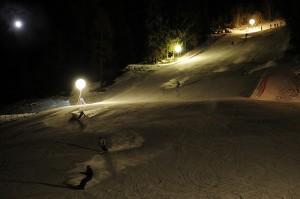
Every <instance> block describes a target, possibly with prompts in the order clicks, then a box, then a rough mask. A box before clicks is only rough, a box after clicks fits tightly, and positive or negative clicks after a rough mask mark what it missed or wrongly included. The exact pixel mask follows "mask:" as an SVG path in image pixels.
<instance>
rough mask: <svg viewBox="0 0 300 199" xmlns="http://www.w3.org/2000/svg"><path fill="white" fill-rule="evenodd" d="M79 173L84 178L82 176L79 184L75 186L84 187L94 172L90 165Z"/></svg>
mask: <svg viewBox="0 0 300 199" xmlns="http://www.w3.org/2000/svg"><path fill="white" fill-rule="evenodd" d="M80 173H81V174H84V175H85V178H83V179H82V180H81V182H80V184H79V185H78V186H77V188H78V189H82V190H83V189H84V188H85V186H86V184H87V183H88V182H89V181H90V180H91V179H92V178H93V175H94V172H93V170H92V168H91V166H90V165H88V166H86V171H85V172H80Z"/></svg>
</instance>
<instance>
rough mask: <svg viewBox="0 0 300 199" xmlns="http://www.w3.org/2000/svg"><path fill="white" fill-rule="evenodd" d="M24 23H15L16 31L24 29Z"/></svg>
mask: <svg viewBox="0 0 300 199" xmlns="http://www.w3.org/2000/svg"><path fill="white" fill-rule="evenodd" d="M23 25H24V24H23V22H22V21H21V20H16V21H15V22H14V27H15V28H16V29H21V28H22V27H23Z"/></svg>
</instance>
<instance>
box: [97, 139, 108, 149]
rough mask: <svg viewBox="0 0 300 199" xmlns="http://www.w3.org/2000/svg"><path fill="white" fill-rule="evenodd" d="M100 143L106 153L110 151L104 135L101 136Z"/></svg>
mask: <svg viewBox="0 0 300 199" xmlns="http://www.w3.org/2000/svg"><path fill="white" fill-rule="evenodd" d="M99 145H100V148H101V150H102V151H103V152H104V153H107V152H108V148H107V143H106V139H105V138H102V137H100V138H99Z"/></svg>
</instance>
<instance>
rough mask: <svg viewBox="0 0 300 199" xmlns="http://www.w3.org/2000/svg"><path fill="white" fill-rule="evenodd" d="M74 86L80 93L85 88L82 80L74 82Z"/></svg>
mask: <svg viewBox="0 0 300 199" xmlns="http://www.w3.org/2000/svg"><path fill="white" fill-rule="evenodd" d="M75 86H76V88H77V89H78V90H80V91H81V90H82V89H84V88H85V86H86V83H85V81H84V80H83V79H78V80H77V81H76V83H75Z"/></svg>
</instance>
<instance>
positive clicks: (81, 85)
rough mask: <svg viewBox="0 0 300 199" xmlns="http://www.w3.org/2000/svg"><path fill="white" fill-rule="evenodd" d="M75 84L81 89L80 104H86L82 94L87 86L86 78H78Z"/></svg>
mask: <svg viewBox="0 0 300 199" xmlns="http://www.w3.org/2000/svg"><path fill="white" fill-rule="evenodd" d="M75 86H76V88H77V89H78V90H79V97H78V104H84V101H83V100H81V95H82V90H83V89H84V88H85V86H86V82H85V80H84V79H78V80H76V82H75Z"/></svg>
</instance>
